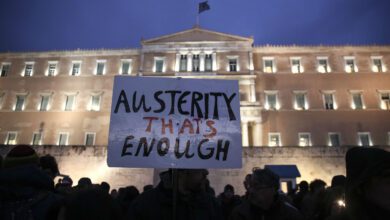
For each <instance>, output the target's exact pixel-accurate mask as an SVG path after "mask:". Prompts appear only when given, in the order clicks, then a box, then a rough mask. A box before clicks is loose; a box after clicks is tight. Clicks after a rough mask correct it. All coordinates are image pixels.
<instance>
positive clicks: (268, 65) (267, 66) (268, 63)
mask: <svg viewBox="0 0 390 220" xmlns="http://www.w3.org/2000/svg"><path fill="white" fill-rule="evenodd" d="M263 72H265V73H274V72H276V68H275V62H274V58H273V57H263Z"/></svg>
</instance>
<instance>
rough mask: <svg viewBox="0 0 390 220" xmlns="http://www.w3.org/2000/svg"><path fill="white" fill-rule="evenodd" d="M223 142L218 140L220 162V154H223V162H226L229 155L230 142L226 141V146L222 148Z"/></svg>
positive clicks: (217, 157)
mask: <svg viewBox="0 0 390 220" xmlns="http://www.w3.org/2000/svg"><path fill="white" fill-rule="evenodd" d="M222 143H223V140H218V145H217V153H216V159H217V160H219V157H220V153H221V152H222V153H223V157H222V160H223V161H225V160H226V158H227V156H228V153H229V145H230V141H225V145H224V146H223V147H222Z"/></svg>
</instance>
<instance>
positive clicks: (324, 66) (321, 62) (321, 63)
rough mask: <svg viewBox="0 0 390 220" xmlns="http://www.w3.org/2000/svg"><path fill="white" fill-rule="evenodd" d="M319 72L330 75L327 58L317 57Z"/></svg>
mask: <svg viewBox="0 0 390 220" xmlns="http://www.w3.org/2000/svg"><path fill="white" fill-rule="evenodd" d="M317 71H318V72H319V73H329V72H330V66H329V63H328V58H327V57H317Z"/></svg>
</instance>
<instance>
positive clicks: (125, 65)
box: [120, 60, 131, 75]
mask: <svg viewBox="0 0 390 220" xmlns="http://www.w3.org/2000/svg"><path fill="white" fill-rule="evenodd" d="M120 73H121V74H122V75H129V74H131V60H122V67H121V71H120Z"/></svg>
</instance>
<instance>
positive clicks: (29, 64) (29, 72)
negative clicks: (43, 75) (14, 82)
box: [23, 62, 34, 76]
mask: <svg viewBox="0 0 390 220" xmlns="http://www.w3.org/2000/svg"><path fill="white" fill-rule="evenodd" d="M33 68H34V63H32V62H27V63H26V65H25V67H24V75H23V76H32V75H33Z"/></svg>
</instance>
